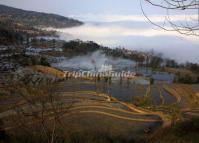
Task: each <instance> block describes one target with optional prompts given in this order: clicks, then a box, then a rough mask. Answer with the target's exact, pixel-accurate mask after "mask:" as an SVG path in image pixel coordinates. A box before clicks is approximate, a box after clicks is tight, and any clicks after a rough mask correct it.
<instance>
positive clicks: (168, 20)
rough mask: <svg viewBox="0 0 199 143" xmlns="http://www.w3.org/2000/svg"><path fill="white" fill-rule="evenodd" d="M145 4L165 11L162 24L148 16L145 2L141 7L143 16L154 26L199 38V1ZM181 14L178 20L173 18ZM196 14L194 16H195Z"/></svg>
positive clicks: (151, 0) (169, 0)
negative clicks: (176, 14)
mask: <svg viewBox="0 0 199 143" xmlns="http://www.w3.org/2000/svg"><path fill="white" fill-rule="evenodd" d="M144 1H145V3H148V4H150V5H151V6H154V7H157V8H159V9H162V10H165V13H166V15H165V16H164V17H163V19H162V22H155V21H154V20H153V18H152V17H150V16H149V15H147V13H146V9H145V8H144V5H143V4H144V3H143V0H140V5H141V9H142V13H143V15H144V16H145V17H146V18H147V20H148V21H149V22H150V23H152V24H153V25H155V26H157V27H159V28H161V29H164V30H166V31H177V32H178V33H180V34H185V35H195V36H199V1H198V0H159V1H157V0H144ZM175 13H180V15H181V16H178V20H176V17H175V16H173V14H175ZM193 13H194V14H193ZM179 21H180V22H179Z"/></svg>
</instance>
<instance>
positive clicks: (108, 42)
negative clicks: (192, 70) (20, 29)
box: [56, 21, 199, 63]
mask: <svg viewBox="0 0 199 143" xmlns="http://www.w3.org/2000/svg"><path fill="white" fill-rule="evenodd" d="M56 30H57V31H58V33H59V34H60V38H61V39H63V40H67V41H69V40H74V39H80V40H83V41H94V42H96V43H98V44H100V45H102V46H109V47H110V48H115V47H124V48H126V49H131V50H138V51H150V50H153V51H155V52H156V53H162V55H163V56H164V57H165V58H171V59H174V60H176V61H177V62H178V63H185V62H187V61H189V62H193V63H199V56H198V55H199V41H198V39H197V38H198V37H194V36H185V35H181V34H178V33H177V32H168V31H163V30H161V29H154V26H153V25H151V24H149V23H147V22H140V21H139V22H137V21H123V22H121V21H120V22H115V21H114V22H88V23H85V24H84V25H83V26H80V27H74V28H65V29H56Z"/></svg>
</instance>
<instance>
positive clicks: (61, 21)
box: [0, 5, 83, 28]
mask: <svg viewBox="0 0 199 143" xmlns="http://www.w3.org/2000/svg"><path fill="white" fill-rule="evenodd" d="M10 20H11V21H12V22H13V23H17V24H18V25H21V24H22V25H27V26H38V27H54V28H65V27H73V26H79V25H82V24H83V23H82V22H80V21H78V20H74V19H71V18H67V17H64V16H60V15H56V14H47V13H41V12H34V11H26V10H22V9H17V8H12V7H8V6H4V5H0V21H10Z"/></svg>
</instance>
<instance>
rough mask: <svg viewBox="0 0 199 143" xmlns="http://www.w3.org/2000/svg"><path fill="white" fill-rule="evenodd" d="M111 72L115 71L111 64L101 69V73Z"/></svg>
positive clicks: (104, 65)
mask: <svg viewBox="0 0 199 143" xmlns="http://www.w3.org/2000/svg"><path fill="white" fill-rule="evenodd" d="M109 71H113V66H112V65H110V64H103V65H102V66H101V68H100V69H99V72H109Z"/></svg>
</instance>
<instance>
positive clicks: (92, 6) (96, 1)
mask: <svg viewBox="0 0 199 143" xmlns="http://www.w3.org/2000/svg"><path fill="white" fill-rule="evenodd" d="M142 1H144V0H142ZM0 4H4V5H8V6H13V7H16V8H21V9H25V10H33V11H39V12H47V13H55V14H59V15H63V16H67V17H72V18H75V19H79V20H81V21H83V22H84V23H85V24H84V25H83V26H80V27H75V28H66V29H57V30H58V31H59V32H60V35H61V37H62V38H63V39H65V40H68V39H70V40H71V39H77V38H79V39H82V40H93V41H95V42H97V43H99V44H102V45H105V46H111V47H116V46H121V47H125V48H128V49H136V50H148V51H149V50H152V49H153V50H154V51H157V52H161V53H163V54H164V55H165V57H169V58H173V59H176V60H177V61H179V62H186V61H191V62H196V63H199V37H195V36H185V35H181V34H178V33H176V32H166V31H164V30H161V29H158V28H157V27H155V26H154V25H152V24H151V23H149V22H148V21H147V19H146V18H145V17H144V16H143V14H142V11H141V7H140V0H57V1H55V0H34V1H32V0H0ZM143 7H144V9H145V12H146V13H147V15H149V16H150V18H151V19H152V20H153V21H154V22H156V23H162V22H163V21H164V16H165V14H166V12H165V10H162V9H160V8H155V7H153V6H151V5H149V4H146V3H143ZM188 14H189V15H191V16H193V17H195V16H197V15H195V14H194V12H193V11H189V12H188ZM171 19H172V21H175V22H183V20H184V19H186V17H185V16H184V15H183V13H182V11H180V12H178V11H175V12H172V13H171Z"/></svg>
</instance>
